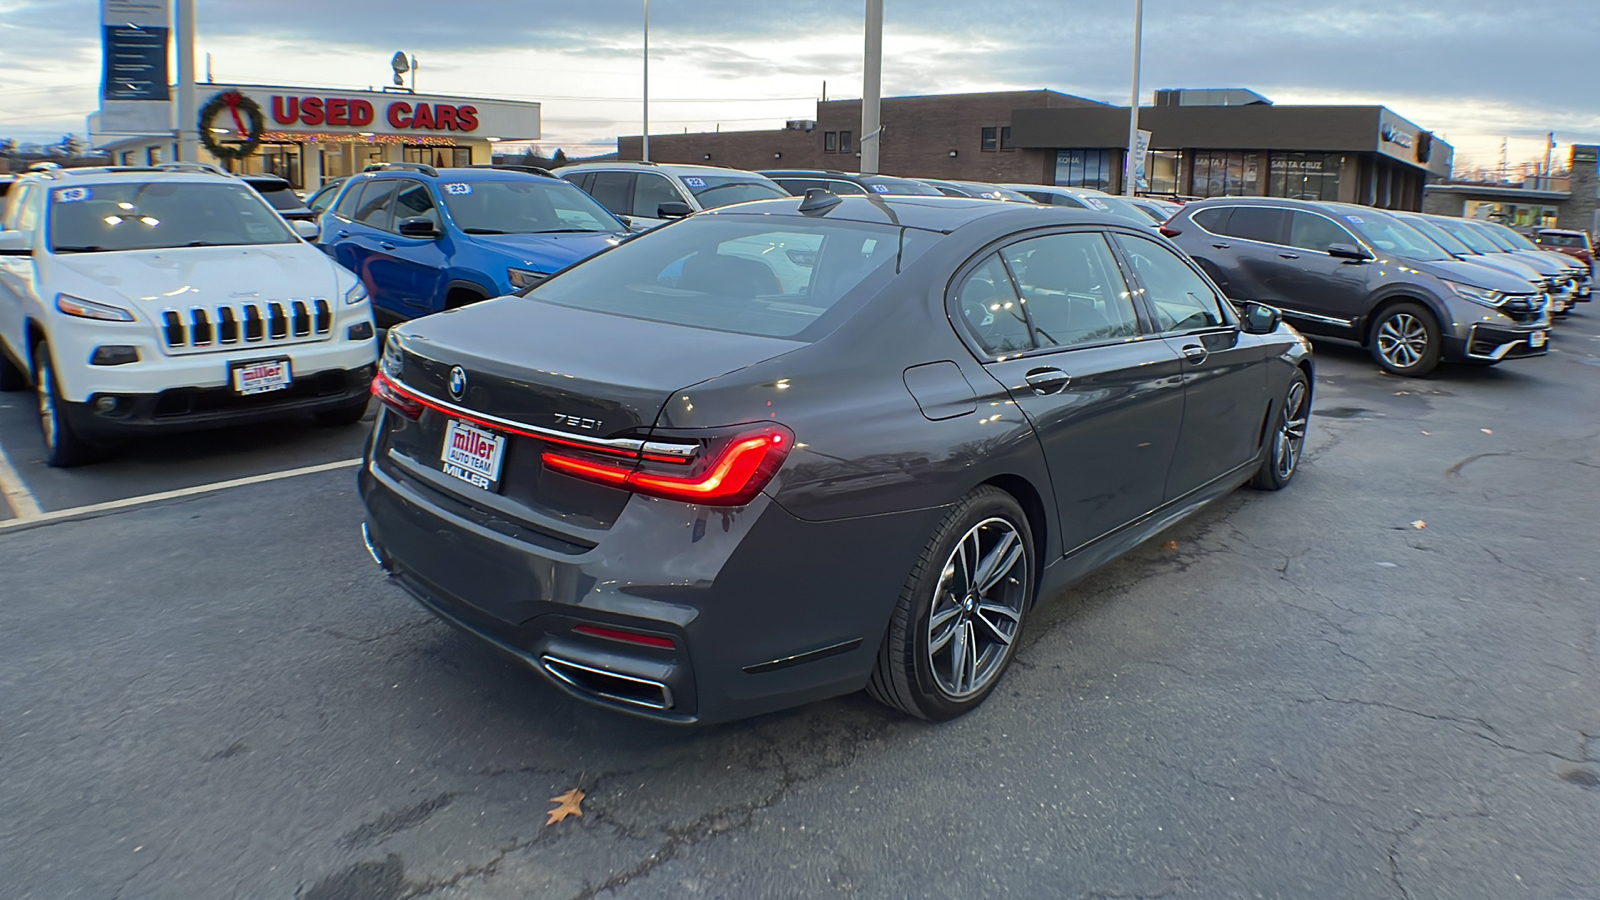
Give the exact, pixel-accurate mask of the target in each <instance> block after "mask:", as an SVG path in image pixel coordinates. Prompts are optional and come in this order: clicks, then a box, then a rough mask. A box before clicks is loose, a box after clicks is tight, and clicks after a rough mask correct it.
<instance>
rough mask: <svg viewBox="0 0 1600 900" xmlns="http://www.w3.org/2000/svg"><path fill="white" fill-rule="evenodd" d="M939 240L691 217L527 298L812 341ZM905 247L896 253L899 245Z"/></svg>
mask: <svg viewBox="0 0 1600 900" xmlns="http://www.w3.org/2000/svg"><path fill="white" fill-rule="evenodd" d="M938 239H939V236H938V235H935V234H932V233H929V232H922V231H914V230H911V229H904V230H902V229H898V228H894V227H891V226H888V225H871V224H862V223H857V222H842V221H827V220H816V219H803V218H794V217H790V216H782V217H778V216H730V215H718V216H695V217H693V218H689V219H684V220H682V221H679V222H676V223H674V224H671V225H668V226H666V227H663V228H658V229H656V230H655V231H651V232H648V233H646V234H642V235H640V236H638V237H636V238H633V239H631V240H628V241H627V242H625V243H623V244H622V245H620V246H618V247H616V248H615V249H613V250H610V251H608V252H606V253H603V254H601V255H600V256H598V257H595V258H594V259H593V260H592V261H589V262H585V263H580V264H578V265H577V266H575V267H573V268H571V269H568V270H567V271H565V272H563V273H562V274H561V275H559V276H557V277H555V278H552V279H550V280H549V281H548V282H545V283H544V284H541V285H539V286H538V287H536V288H534V289H533V290H532V291H531V292H529V293H528V295H527V296H528V297H530V298H532V299H534V300H538V301H543V302H545V303H553V304H556V305H558V306H570V307H576V308H579V309H590V310H594V311H596V312H604V313H611V314H613V315H620V316H629V317H631V318H635V319H648V320H650V321H653V322H669V323H672V324H674V325H688V326H691V327H695V328H706V329H711V330H715V331H731V332H734V333H737V334H751V335H760V336H763V337H778V338H792V339H796V340H803V341H813V340H816V339H817V338H819V337H821V336H822V335H824V334H827V333H828V332H829V331H831V330H833V328H835V327H837V325H838V323H840V322H842V321H844V320H845V319H846V318H848V317H849V316H850V315H852V314H853V313H854V312H855V311H856V310H857V309H860V307H861V304H863V303H865V302H866V301H867V299H869V298H870V297H872V296H873V295H874V294H876V293H877V292H878V291H880V290H882V289H883V287H884V286H885V285H887V284H888V283H889V282H890V280H892V279H893V278H894V275H895V271H896V268H897V266H896V262H897V260H898V261H899V264H900V265H902V266H903V265H905V264H907V263H909V262H910V261H911V260H912V259H914V258H916V257H917V256H920V255H921V254H922V253H923V252H924V251H925V250H927V249H928V248H929V247H930V246H932V245H933V244H934V243H935V242H936V241H937V240H938ZM902 241H903V246H902Z"/></svg>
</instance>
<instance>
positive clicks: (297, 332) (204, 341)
mask: <svg viewBox="0 0 1600 900" xmlns="http://www.w3.org/2000/svg"><path fill="white" fill-rule="evenodd" d="M332 335H333V306H332V305H331V304H329V302H328V301H327V300H325V299H323V298H321V297H317V298H313V299H310V300H268V301H265V302H262V303H240V304H237V305H232V306H219V307H213V308H204V307H198V306H196V307H192V308H190V309H185V310H178V309H169V310H166V311H164V312H163V313H162V314H161V338H162V341H163V342H164V343H165V344H166V349H167V352H168V353H204V352H207V351H213V350H228V349H232V348H234V347H239V346H251V345H259V346H272V345H276V344H297V343H305V342H307V341H321V340H326V339H328V338H329V337H331V336H332Z"/></svg>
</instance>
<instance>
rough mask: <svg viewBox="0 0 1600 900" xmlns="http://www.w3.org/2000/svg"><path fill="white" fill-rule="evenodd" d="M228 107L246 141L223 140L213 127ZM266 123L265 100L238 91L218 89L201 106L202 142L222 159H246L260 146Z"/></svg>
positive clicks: (233, 123)
mask: <svg viewBox="0 0 1600 900" xmlns="http://www.w3.org/2000/svg"><path fill="white" fill-rule="evenodd" d="M224 110H226V111H227V112H228V113H230V114H231V122H232V125H233V127H234V130H237V131H238V133H239V136H240V137H242V138H244V142H243V143H240V144H223V143H221V142H219V141H218V140H217V138H216V133H215V132H213V131H212V130H211V129H212V123H214V122H215V121H216V120H217V117H218V116H220V115H222V113H223V111H224ZM223 121H224V122H228V121H229V120H227V119H224V120H223ZM247 122H248V124H246V123H247ZM266 127H267V117H266V114H265V113H263V112H262V111H261V104H259V103H257V102H255V101H254V100H251V99H250V98H249V97H246V96H245V95H244V94H241V93H239V92H238V91H222V92H220V93H217V94H215V95H213V96H212V97H211V99H210V100H207V101H206V105H205V106H202V107H200V143H201V144H204V145H205V148H206V149H207V150H209V151H211V155H212V156H215V157H216V158H218V159H243V158H245V157H246V156H249V155H250V154H252V153H254V152H256V148H257V147H259V146H261V134H262V132H264V131H266ZM224 130H227V129H224Z"/></svg>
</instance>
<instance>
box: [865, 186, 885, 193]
mask: <svg viewBox="0 0 1600 900" xmlns="http://www.w3.org/2000/svg"><path fill="white" fill-rule="evenodd" d="M868 187H870V188H872V192H873V193H874V194H887V193H889V186H888V185H887V184H873V185H868Z"/></svg>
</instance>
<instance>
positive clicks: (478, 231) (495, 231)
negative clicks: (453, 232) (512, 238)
mask: <svg viewBox="0 0 1600 900" xmlns="http://www.w3.org/2000/svg"><path fill="white" fill-rule="evenodd" d="M461 230H462V231H464V232H466V233H467V234H509V233H510V232H507V231H501V230H500V229H498V228H463V229H461Z"/></svg>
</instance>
